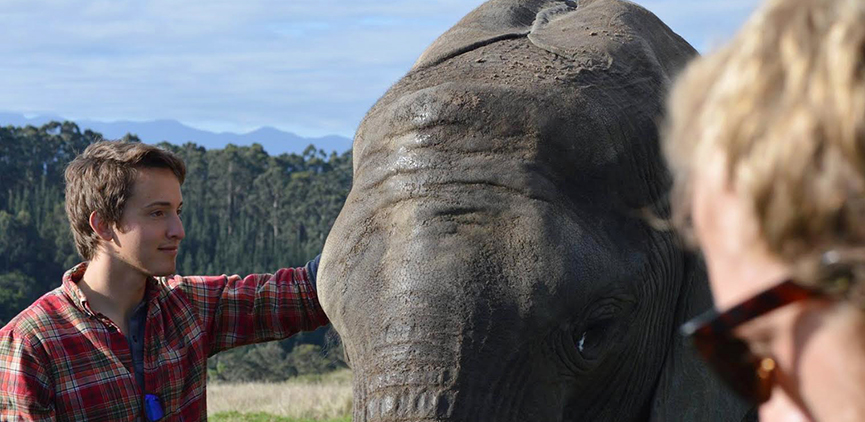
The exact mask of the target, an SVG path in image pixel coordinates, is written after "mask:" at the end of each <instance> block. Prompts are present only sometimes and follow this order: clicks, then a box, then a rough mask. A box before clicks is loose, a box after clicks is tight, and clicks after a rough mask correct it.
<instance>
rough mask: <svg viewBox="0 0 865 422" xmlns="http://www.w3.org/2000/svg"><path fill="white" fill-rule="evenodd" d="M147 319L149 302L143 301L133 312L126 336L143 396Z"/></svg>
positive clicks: (136, 379)
mask: <svg viewBox="0 0 865 422" xmlns="http://www.w3.org/2000/svg"><path fill="white" fill-rule="evenodd" d="M146 318H147V300H142V301H141V303H139V304H138V306H136V307H135V310H133V311H132V316H131V317H130V318H129V333H128V334H127V335H126V341H128V342H129V349H130V351H131V352H132V370H133V373H134V374H135V382H136V383H138V387H140V388H141V392H142V394H143V393H145V391H144V321H145V320H146Z"/></svg>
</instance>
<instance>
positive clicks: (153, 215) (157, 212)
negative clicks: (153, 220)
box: [150, 211, 163, 217]
mask: <svg viewBox="0 0 865 422" xmlns="http://www.w3.org/2000/svg"><path fill="white" fill-rule="evenodd" d="M162 215H163V212H162V211H153V212H152V213H150V216H151V217H162Z"/></svg>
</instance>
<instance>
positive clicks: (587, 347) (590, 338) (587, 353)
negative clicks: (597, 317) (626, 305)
mask: <svg viewBox="0 0 865 422" xmlns="http://www.w3.org/2000/svg"><path fill="white" fill-rule="evenodd" d="M613 323H614V319H613V318H608V319H605V320H602V321H597V322H595V323H593V324H592V325H590V326H589V327H587V328H586V329H585V330H583V331H582V332H580V333H579V334H578V335H576V336H574V340H575V343H576V344H575V345H576V347H577V351H578V352H580V355H581V356H582V357H583V359H586V360H594V359H597V358H598V357H600V355H601V352H602V351H603V349H604V347H603V346H604V344H605V343H606V342H607V338H608V337H609V336H608V334H609V332H610V329H611V327H612V326H613Z"/></svg>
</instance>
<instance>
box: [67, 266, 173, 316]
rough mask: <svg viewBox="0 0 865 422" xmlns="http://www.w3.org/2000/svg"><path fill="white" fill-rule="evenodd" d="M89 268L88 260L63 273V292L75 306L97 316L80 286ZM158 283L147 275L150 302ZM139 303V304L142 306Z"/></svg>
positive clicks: (146, 300)
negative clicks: (79, 283)
mask: <svg viewBox="0 0 865 422" xmlns="http://www.w3.org/2000/svg"><path fill="white" fill-rule="evenodd" d="M86 270H87V261H85V262H82V263H80V264H78V265H76V266H74V267H72V268H70V269H69V270H67V271H66V273H65V274H63V284H62V285H61V288H62V289H63V293H64V294H66V296H68V297H69V299H71V300H72V303H73V304H75V307H76V308H78V309H80V310H81V311H83V312H84V313H86V314H87V315H91V316H96V313H95V312H93V310H92V309H90V305H89V304H88V303H87V297H85V296H84V292H82V291H81V289H80V288H79V287H78V282H79V281H81V279H82V277H84V272H85V271H86ZM155 283H157V281H156V279H155V278H153V277H147V287H146V288H145V290H144V301H143V302H142V303H145V302H149V301H150V299H151V298H152V296H153V295H154V294H156V293H157V292H158V291H159V289H155V288H154V287H155V286H154V284H155ZM141 305H142V304H139V305H138V306H141Z"/></svg>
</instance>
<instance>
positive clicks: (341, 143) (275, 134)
mask: <svg viewBox="0 0 865 422" xmlns="http://www.w3.org/2000/svg"><path fill="white" fill-rule="evenodd" d="M52 120H54V121H58V122H62V121H65V120H70V119H65V118H63V117H60V116H52V115H40V116H36V117H30V118H28V117H25V116H24V115H22V114H16V113H2V112H0V126H9V125H12V126H26V125H33V126H41V125H43V124H45V123H48V122H50V121H52ZM75 123H76V124H77V125H78V127H80V128H81V130H82V131H84V130H85V129H90V130H92V131H94V132H99V133H101V134H102V135H103V136H104V137H105V138H106V139H118V138H122V137H123V136H124V135H126V134H127V133H132V134H134V135H137V136H138V138H140V139H141V140H142V141H144V142H147V143H158V142H162V141H167V142H170V143H172V144H177V145H182V144H185V143H186V142H194V143H196V144H198V145H201V146H203V147H205V148H208V149H211V148H224V147H225V146H226V145H227V144H234V145H239V146H240V145H252V144H253V143H259V144H261V146H263V147H264V150H265V151H267V153H268V154H271V155H279V154H282V153H284V152H286V153H297V154H300V153H301V152H303V150H304V149H306V147H307V146H309V145H310V144H312V145H315V148H316V149H322V150H324V151H325V152H327V153H330V152H332V151H336V152H338V153H343V152H345V151H348V150H350V149H351V139H348V138H346V137H343V136H337V135H330V136H324V137H321V138H304V137H302V136H299V135H295V134H293V133H290V132H283V131H281V130H279V129H276V128H272V127H262V128H259V129H257V130H254V131H252V132H249V133H241V134H238V133H231V132H221V133H214V132H208V131H206V130H200V129H195V128H192V127H189V126H186V125H184V124H183V123H180V122H178V121H176V120H153V121H148V122H131V121H116V122H100V121H95V120H75Z"/></svg>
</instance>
